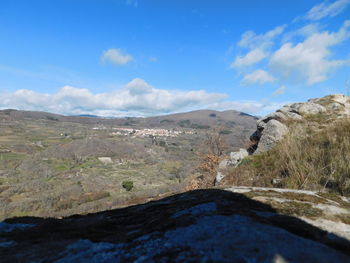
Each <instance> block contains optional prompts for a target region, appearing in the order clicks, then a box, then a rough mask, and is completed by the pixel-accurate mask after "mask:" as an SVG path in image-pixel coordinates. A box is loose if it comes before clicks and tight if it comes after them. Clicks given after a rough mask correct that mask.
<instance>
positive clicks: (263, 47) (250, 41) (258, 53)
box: [231, 25, 286, 68]
mask: <svg viewBox="0 0 350 263" xmlns="http://www.w3.org/2000/svg"><path fill="white" fill-rule="evenodd" d="M285 27H286V26H285V25H283V26H278V27H276V28H274V29H272V30H270V31H268V32H266V33H265V34H260V35H257V34H255V33H254V32H253V31H246V32H245V33H244V34H243V35H242V37H241V40H240V41H239V42H238V46H240V47H243V48H247V49H248V50H249V51H248V53H246V54H245V55H243V56H236V58H235V60H234V61H233V62H232V64H231V68H241V67H246V66H251V65H254V64H256V63H258V62H259V61H261V60H262V59H264V58H265V57H267V55H268V49H269V48H270V47H271V46H272V44H273V39H274V38H275V37H277V36H278V35H280V34H282V32H283V31H284V29H285Z"/></svg>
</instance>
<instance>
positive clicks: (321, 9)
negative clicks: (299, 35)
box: [305, 0, 350, 20]
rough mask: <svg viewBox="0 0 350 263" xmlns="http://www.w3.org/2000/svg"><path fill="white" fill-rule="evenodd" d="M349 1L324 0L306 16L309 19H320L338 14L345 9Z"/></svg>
mask: <svg viewBox="0 0 350 263" xmlns="http://www.w3.org/2000/svg"><path fill="white" fill-rule="evenodd" d="M349 3H350V0H337V1H335V2H333V3H327V2H322V3H320V4H318V5H315V6H314V7H313V8H311V10H310V11H309V12H308V13H307V14H306V16H305V18H306V19H309V20H320V19H322V18H325V17H333V16H336V15H338V14H340V13H341V12H342V11H344V9H345V8H346V7H347V6H348V4H349Z"/></svg>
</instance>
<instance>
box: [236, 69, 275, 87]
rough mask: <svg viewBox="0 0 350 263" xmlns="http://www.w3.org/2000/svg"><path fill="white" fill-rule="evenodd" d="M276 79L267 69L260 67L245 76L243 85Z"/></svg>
mask: <svg viewBox="0 0 350 263" xmlns="http://www.w3.org/2000/svg"><path fill="white" fill-rule="evenodd" d="M274 81H276V79H275V78H274V77H273V76H271V75H270V74H269V73H268V72H267V71H265V70H262V69H258V70H255V71H254V72H252V73H250V74H247V75H245V76H244V78H243V80H242V84H243V85H251V84H260V85H261V84H264V83H268V82H274Z"/></svg>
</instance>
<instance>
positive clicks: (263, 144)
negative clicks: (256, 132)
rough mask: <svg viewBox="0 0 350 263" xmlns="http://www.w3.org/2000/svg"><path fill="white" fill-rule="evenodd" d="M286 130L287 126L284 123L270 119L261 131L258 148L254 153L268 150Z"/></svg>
mask: <svg viewBox="0 0 350 263" xmlns="http://www.w3.org/2000/svg"><path fill="white" fill-rule="evenodd" d="M287 132H288V128H287V126H286V125H284V124H283V123H281V122H279V121H277V120H270V121H269V122H268V123H267V124H266V126H265V129H264V130H263V132H262V135H261V138H260V141H259V144H258V148H257V149H256V151H255V152H254V154H256V153H261V152H266V151H268V150H270V149H271V148H272V147H273V146H274V144H275V143H276V142H277V141H279V140H281V139H282V138H283V136H284V135H285V134H286V133H287Z"/></svg>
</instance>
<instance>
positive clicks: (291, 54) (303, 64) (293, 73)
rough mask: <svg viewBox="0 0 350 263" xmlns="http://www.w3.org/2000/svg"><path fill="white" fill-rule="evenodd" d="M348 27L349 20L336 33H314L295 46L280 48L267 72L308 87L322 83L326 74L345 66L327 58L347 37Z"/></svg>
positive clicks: (343, 61) (340, 62) (341, 61)
mask: <svg viewBox="0 0 350 263" xmlns="http://www.w3.org/2000/svg"><path fill="white" fill-rule="evenodd" d="M349 27H350V20H348V21H345V22H344V24H343V26H342V27H341V28H340V29H339V31H338V32H332V33H330V32H328V31H324V32H321V33H315V34H312V35H311V36H309V37H308V38H306V39H305V40H304V41H303V42H300V43H298V44H296V45H293V44H292V43H286V44H284V45H282V46H281V47H280V48H279V49H278V50H277V51H276V52H275V53H274V54H273V55H272V57H271V60H270V62H269V65H270V67H271V69H272V70H273V71H274V72H275V73H276V74H278V75H279V76H280V77H281V78H282V79H284V80H294V81H303V80H305V81H306V83H307V84H308V85H312V84H315V83H318V82H322V81H324V80H326V79H327V78H328V74H329V72H330V71H332V70H333V69H336V68H337V67H340V66H342V65H344V64H346V63H347V62H348V61H346V60H331V59H330V58H329V57H330V55H331V50H330V47H332V46H334V45H337V44H339V43H342V42H343V41H345V40H346V39H348V38H349V37H350V32H349V30H348V28H349Z"/></svg>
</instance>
